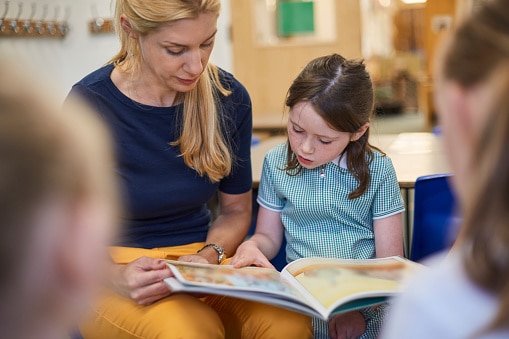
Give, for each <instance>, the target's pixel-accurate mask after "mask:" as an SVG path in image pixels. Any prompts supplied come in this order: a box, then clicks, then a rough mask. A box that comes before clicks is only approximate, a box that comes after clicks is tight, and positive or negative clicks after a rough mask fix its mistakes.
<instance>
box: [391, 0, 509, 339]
mask: <svg viewBox="0 0 509 339" xmlns="http://www.w3.org/2000/svg"><path fill="white" fill-rule="evenodd" d="M437 71H438V72H437V76H436V93H437V94H436V102H437V109H438V111H439V116H440V120H441V123H442V126H443V137H444V144H445V148H446V150H447V153H448V155H449V157H448V159H449V161H450V165H451V168H452V169H453V172H454V180H453V184H454V188H455V190H456V193H457V196H458V198H459V200H460V203H461V207H462V210H463V211H464V216H465V221H464V224H463V225H462V231H461V232H462V237H461V238H460V240H459V241H458V242H457V243H456V246H455V249H454V250H453V252H452V253H451V254H449V256H447V258H445V260H443V261H442V262H441V264H440V265H439V266H438V267H436V268H435V269H433V270H431V271H430V272H426V273H425V274H423V276H420V277H418V278H417V279H416V280H415V281H412V282H410V283H409V285H408V291H407V293H406V294H404V295H403V297H402V298H401V300H399V301H398V302H397V303H395V307H394V309H393V314H392V317H391V318H390V320H389V322H388V323H387V328H385V330H384V336H383V338H388V339H397V338H417V339H419V338H423V339H424V338H491V339H495V338H509V209H508V204H509V152H508V148H509V95H508V93H509V1H508V0H495V1H485V2H483V5H481V6H480V8H479V9H478V10H477V11H476V12H475V13H474V14H473V15H472V17H470V18H469V19H467V21H465V22H464V23H462V24H461V25H460V26H459V27H458V28H457V29H456V30H455V32H454V33H453V34H452V37H451V38H450V39H449V40H448V41H447V42H446V44H445V46H444V49H443V51H442V53H441V54H440V55H439V58H438V68H437Z"/></svg>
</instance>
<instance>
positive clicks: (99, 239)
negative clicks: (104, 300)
mask: <svg viewBox="0 0 509 339" xmlns="http://www.w3.org/2000/svg"><path fill="white" fill-rule="evenodd" d="M14 64H15V63H14V62H12V61H11V62H9V60H3V61H2V62H1V63H0V78H1V79H9V80H8V81H1V82H0V163H1V164H2V165H1V166H0V224H1V225H2V228H1V230H0V232H1V234H0V263H1V267H2V279H1V282H0V296H1V299H2V306H1V307H0V333H2V336H5V337H8V338H32V337H33V338H56V337H62V335H63V334H65V333H64V331H66V330H67V329H68V326H69V325H70V323H72V322H74V321H76V317H77V315H78V313H79V311H80V310H81V308H82V306H85V305H84V302H85V301H86V300H87V299H89V297H90V293H92V292H93V289H94V287H95V286H97V283H98V280H99V279H101V276H100V274H99V272H101V268H100V267H98V266H97V265H98V263H100V262H103V261H104V259H103V258H102V257H103V256H104V255H106V248H105V245H106V244H107V243H109V242H110V240H111V236H112V234H113V231H114V224H115V220H116V214H117V209H118V206H117V191H116V185H115V178H114V171H113V159H112V153H111V146H110V139H109V136H108V134H107V132H106V130H105V128H104V127H103V125H102V124H101V122H100V121H99V120H98V118H96V116H95V112H91V111H89V110H88V109H87V108H86V107H85V106H84V105H82V104H81V103H78V102H70V103H69V104H67V105H66V106H65V108H64V109H61V106H60V104H59V103H57V102H56V101H55V100H53V99H52V98H53V96H52V93H49V92H43V91H42V88H45V87H47V86H48V85H47V83H39V82H36V83H34V80H33V79H34V78H36V76H34V74H31V76H30V78H28V76H27V74H25V73H23V72H20V71H19V70H16V69H13V66H12V65H14ZM14 68H15V67H14Z"/></svg>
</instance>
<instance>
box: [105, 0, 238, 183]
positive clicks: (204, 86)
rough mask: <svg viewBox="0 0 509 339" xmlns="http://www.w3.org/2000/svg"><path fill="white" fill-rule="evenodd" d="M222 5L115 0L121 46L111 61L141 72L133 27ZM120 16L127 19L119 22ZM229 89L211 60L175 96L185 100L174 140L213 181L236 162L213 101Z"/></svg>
mask: <svg viewBox="0 0 509 339" xmlns="http://www.w3.org/2000/svg"><path fill="white" fill-rule="evenodd" d="M220 9H221V4H220V1H219V0H187V1H185V0H116V5H115V30H116V32H117V35H118V37H119V40H120V45H121V46H120V51H119V52H118V53H117V55H115V56H114V57H113V58H112V59H111V60H110V63H113V64H114V65H116V66H117V67H119V69H120V71H121V72H123V73H127V74H129V75H130V76H135V75H136V74H137V73H138V72H140V67H141V66H140V65H141V63H142V57H143V56H142V54H141V51H140V46H139V41H138V39H135V38H133V36H132V33H133V32H135V33H136V34H140V35H147V34H151V33H153V32H155V31H157V30H158V29H160V28H161V27H165V26H168V25H171V24H172V23H175V22H177V21H179V20H186V19H196V18H198V16H199V15H200V14H213V15H215V16H216V17H219V12H220ZM122 18H125V20H126V21H125V22H127V25H122ZM229 94H230V92H229V91H228V90H226V89H225V88H224V87H223V85H222V84H221V83H220V81H219V77H218V69H217V67H216V66H215V65H213V64H212V63H210V62H209V63H208V64H207V65H206V67H205V70H204V72H203V73H202V74H201V76H200V78H199V80H198V82H197V84H196V86H195V87H194V88H193V89H192V90H190V91H189V92H186V93H179V94H178V96H177V102H178V103H183V105H184V108H183V112H184V114H183V121H182V126H181V128H180V138H179V139H178V140H177V141H175V142H174V143H172V145H174V146H179V147H180V152H181V155H182V157H183V159H184V162H185V163H186V165H187V166H189V167H190V168H192V169H194V170H196V171H197V172H198V174H199V175H201V176H207V177H208V178H209V179H210V180H211V181H212V182H218V181H219V180H221V179H222V178H223V177H225V176H227V175H228V174H230V171H231V168H232V165H233V163H234V159H232V156H231V152H230V145H229V144H228V142H227V140H225V139H224V137H223V131H222V119H221V108H220V107H218V106H217V97H218V96H219V95H223V96H227V95H229Z"/></svg>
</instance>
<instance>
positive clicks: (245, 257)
mask: <svg viewBox="0 0 509 339" xmlns="http://www.w3.org/2000/svg"><path fill="white" fill-rule="evenodd" d="M230 265H232V266H233V267H235V268H240V267H245V266H258V267H266V268H272V269H276V268H275V267H274V266H273V265H272V264H271V263H270V261H269V260H268V259H267V258H266V257H265V255H263V253H262V251H260V249H259V248H258V246H257V245H256V242H254V241H250V240H247V241H245V242H244V243H242V244H241V245H240V246H239V248H238V249H237V253H235V255H234V256H233V258H232V259H231V261H230Z"/></svg>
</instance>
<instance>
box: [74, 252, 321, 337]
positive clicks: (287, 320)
mask: <svg viewBox="0 0 509 339" xmlns="http://www.w3.org/2000/svg"><path fill="white" fill-rule="evenodd" d="M202 247H203V243H194V244H189V245H185V246H176V247H166V248H157V249H152V250H147V249H139V248H127V247H113V248H111V249H110V253H111V256H112V258H113V260H114V261H115V262H116V263H119V264H126V263H129V262H131V261H133V260H135V259H137V258H139V257H140V256H148V257H152V258H160V259H177V258H178V257H180V256H182V255H186V254H193V253H196V252H197V251H198V250H199V249H200V248H202ZM80 331H81V334H82V335H83V337H84V338H85V339H105V338H115V339H132V338H143V339H158V338H161V339H163V338H164V339H172V338H185V339H188V338H189V339H193V338H200V339H201V338H211V339H214V338H232V339H238V338H244V339H259V338H297V339H298V338H312V327H311V319H310V318H309V317H307V316H304V315H302V314H298V313H294V312H291V311H288V310H285V309H282V308H278V307H274V306H270V305H265V304H260V303H256V302H251V301H246V300H240V299H234V298H227V297H221V296H208V297H205V298H203V299H198V298H196V297H193V296H190V295H185V294H176V295H172V296H170V297H167V298H164V299H162V300H159V301H158V302H156V303H154V304H152V305H149V306H140V305H138V304H136V303H135V302H134V301H132V300H130V299H128V298H125V297H122V296H121V295H119V294H116V293H115V292H113V291H111V290H108V291H104V294H103V295H102V296H101V298H100V302H99V303H98V304H97V305H95V306H94V307H93V312H92V315H91V317H90V318H89V319H87V320H86V321H84V322H83V324H82V326H80Z"/></svg>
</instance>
